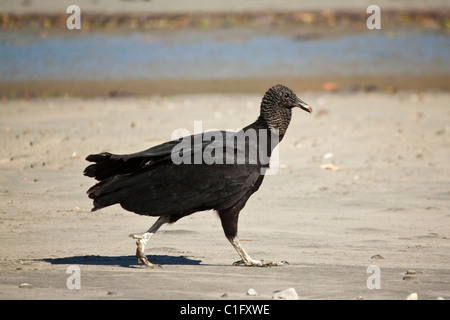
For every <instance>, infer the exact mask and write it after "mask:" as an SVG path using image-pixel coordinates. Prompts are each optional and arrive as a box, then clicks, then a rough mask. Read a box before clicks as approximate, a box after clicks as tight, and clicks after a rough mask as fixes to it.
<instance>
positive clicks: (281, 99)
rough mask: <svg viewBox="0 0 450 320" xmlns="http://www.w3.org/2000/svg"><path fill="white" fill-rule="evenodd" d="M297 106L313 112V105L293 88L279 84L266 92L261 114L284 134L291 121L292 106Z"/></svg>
mask: <svg viewBox="0 0 450 320" xmlns="http://www.w3.org/2000/svg"><path fill="white" fill-rule="evenodd" d="M295 107H298V108H300V109H303V110H305V111H307V112H309V113H311V112H312V109H311V107H310V106H308V104H307V103H305V102H304V101H302V100H300V99H299V98H298V97H297V96H296V95H295V93H294V92H293V91H292V90H291V89H289V88H287V87H285V86H283V85H281V84H278V85H276V86H273V87H272V88H270V89H269V90H267V92H266V93H265V95H264V97H263V99H262V102H261V116H262V118H263V119H264V120H265V121H266V123H267V125H268V126H269V128H270V129H277V130H278V131H279V134H280V135H284V133H285V132H286V129H287V128H288V126H289V123H290V121H291V117H292V108H295Z"/></svg>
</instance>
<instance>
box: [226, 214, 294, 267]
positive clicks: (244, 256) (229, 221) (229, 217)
mask: <svg viewBox="0 0 450 320" xmlns="http://www.w3.org/2000/svg"><path fill="white" fill-rule="evenodd" d="M234 209H235V208H234ZM219 217H220V221H221V222H222V227H223V231H224V232H225V236H226V237H227V239H228V241H230V243H231V245H232V246H233V248H234V249H235V250H236V251H237V253H238V254H239V256H240V257H241V260H239V261H236V262H235V263H233V266H239V265H244V266H249V267H274V266H283V265H285V264H289V263H288V262H287V261H264V260H255V259H252V258H251V257H250V256H249V255H248V253H247V252H246V251H245V250H244V248H242V246H241V244H240V242H239V239H238V238H237V226H238V217H239V211H237V212H236V210H233V208H231V209H228V210H223V211H219Z"/></svg>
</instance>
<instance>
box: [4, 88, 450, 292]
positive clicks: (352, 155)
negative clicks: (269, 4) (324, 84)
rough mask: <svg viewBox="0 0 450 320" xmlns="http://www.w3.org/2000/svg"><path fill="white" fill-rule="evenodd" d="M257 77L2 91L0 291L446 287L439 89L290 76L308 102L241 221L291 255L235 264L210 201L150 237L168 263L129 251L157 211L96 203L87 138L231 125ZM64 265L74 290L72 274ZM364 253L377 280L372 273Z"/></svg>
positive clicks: (99, 142)
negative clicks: (338, 86)
mask: <svg viewBox="0 0 450 320" xmlns="http://www.w3.org/2000/svg"><path fill="white" fill-rule="evenodd" d="M265 89H266V88H264V89H262V90H261V91H260V92H258V93H248V94H212V93H211V94H179V95H165V96H149V97H120V98H117V97H116V98H50V99H13V100H7V101H3V102H2V103H1V106H0V119H1V120H0V139H1V141H2V148H1V150H0V163H1V166H0V168H1V175H0V181H1V184H0V185H1V189H0V215H1V219H0V238H1V244H2V245H1V246H0V298H2V299H270V298H271V297H272V295H273V292H274V291H276V290H283V289H286V288H289V287H293V288H295V289H296V291H297V293H298V295H299V297H300V299H405V298H406V296H408V295H409V294H410V293H413V292H416V293H417V294H418V297H419V299H436V298H438V297H443V298H445V299H449V298H450V286H449V283H450V272H449V269H448V257H449V255H450V242H449V237H450V234H449V228H448V226H449V225H450V215H449V212H450V190H449V177H448V172H450V165H449V162H448V157H449V150H450V144H449V141H450V139H449V136H450V127H449V125H450V112H449V110H448V102H449V98H450V96H449V94H448V93H433V92H413V91H398V92H396V93H384V92H375V93H366V92H361V91H358V92H352V93H344V92H340V93H330V92H328V93H325V92H308V91H300V90H297V93H298V94H299V96H300V97H302V99H304V100H305V101H307V102H308V103H309V104H310V105H311V106H312V107H313V109H314V113H313V114H312V115H309V114H306V113H304V112H301V111H300V110H296V111H295V112H294V116H293V120H292V122H291V125H290V127H289V130H288V133H287V135H286V137H285V139H284V140H283V141H282V144H281V149H280V164H281V168H280V170H279V171H278V173H277V174H276V175H273V176H267V177H266V178H265V181H264V183H263V185H262V187H261V189H260V190H259V191H258V192H257V193H256V194H255V195H253V197H252V198H251V199H250V200H249V202H248V204H247V206H246V207H245V209H244V210H243V211H242V212H241V216H240V224H239V236H240V238H241V239H242V240H243V241H242V244H243V246H244V247H245V248H246V250H247V251H248V252H249V253H250V255H252V256H253V257H254V258H257V259H267V260H269V259H270V260H287V261H289V263H290V265H288V266H284V267H277V268H247V267H233V266H231V264H232V262H233V261H235V260H237V258H238V256H237V254H236V253H235V252H234V249H233V248H232V247H231V246H230V244H229V243H228V241H227V240H226V239H225V237H224V236H223V231H222V229H221V226H220V221H219V219H218V217H217V216H216V214H215V213H214V212H201V213H196V214H194V215H192V216H189V217H187V218H184V219H182V220H180V221H179V222H177V223H176V224H174V225H170V226H165V227H163V228H162V229H161V230H160V231H159V232H158V233H157V234H156V235H155V237H153V238H152V240H151V241H150V243H149V245H148V247H147V250H146V253H147V254H148V256H149V260H150V261H152V262H154V263H159V264H161V265H162V266H163V268H162V269H153V270H152V269H147V268H144V267H139V266H137V264H136V261H135V258H134V252H135V243H134V241H133V240H132V239H130V238H128V235H129V234H130V233H137V232H142V231H145V230H146V229H147V228H148V227H149V226H150V225H151V224H152V223H153V222H154V220H155V219H154V218H149V217H142V216H138V215H135V214H132V213H129V212H126V211H124V210H122V209H121V208H120V207H118V206H113V207H110V208H107V209H104V210H100V211H97V212H94V213H92V212H90V209H91V202H90V201H89V199H88V198H87V196H86V194H85V192H86V190H87V189H88V188H89V187H90V186H91V185H92V184H93V180H92V179H88V178H86V177H84V176H83V175H82V171H83V169H84V167H85V166H86V165H87V162H86V161H85V160H84V158H85V157H86V156H87V155H88V154H90V153H96V152H100V151H110V152H115V153H129V152H135V151H138V150H143V149H146V148H148V147H150V146H153V145H156V144H158V143H161V142H163V141H166V140H168V139H170V135H171V134H172V132H173V131H174V130H175V129H177V128H185V129H187V130H189V131H191V132H192V131H193V123H194V121H195V120H201V121H203V130H207V129H211V128H222V129H238V128H241V127H243V126H245V125H246V124H248V123H250V122H251V121H253V120H254V119H255V118H256V116H257V115H258V111H259V110H258V108H259V102H260V99H261V96H262V94H263V92H264V90H265ZM329 164H332V165H333V166H334V167H333V166H330V165H329ZM324 165H328V166H325V168H326V167H328V168H337V170H335V171H333V170H326V169H323V168H324V167H323V166H324ZM71 265H76V266H78V267H79V268H80V272H81V289H80V290H69V289H68V288H67V285H66V281H67V279H68V277H69V276H70V274H67V273H66V270H67V267H69V266H71ZM370 265H377V266H379V267H380V271H381V278H380V284H381V288H380V289H372V290H370V289H368V288H367V279H368V277H369V276H370V275H371V274H369V273H367V268H368V267H369V266H370ZM408 271H409V272H408ZM407 272H408V274H407ZM24 283H27V284H29V285H30V286H26V285H22V286H21V284H24ZM250 288H254V289H255V290H256V291H257V292H258V295H257V296H249V295H247V294H246V293H247V291H248V289H250ZM224 294H226V295H225V296H224Z"/></svg>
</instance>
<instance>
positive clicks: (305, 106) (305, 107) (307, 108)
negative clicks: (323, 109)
mask: <svg viewBox="0 0 450 320" xmlns="http://www.w3.org/2000/svg"><path fill="white" fill-rule="evenodd" d="M297 106H298V107H299V108H300V109H302V110H305V111H306V112H308V113H312V108H311V107H310V106H309V105H308V104H307V103H306V102H304V101H302V100H300V99H298V102H297Z"/></svg>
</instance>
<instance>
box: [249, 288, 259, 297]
mask: <svg viewBox="0 0 450 320" xmlns="http://www.w3.org/2000/svg"><path fill="white" fill-rule="evenodd" d="M247 295H248V296H257V295H258V292H256V290H255V289H253V288H250V289H248V291H247Z"/></svg>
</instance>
